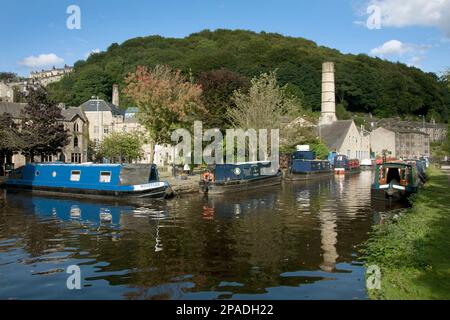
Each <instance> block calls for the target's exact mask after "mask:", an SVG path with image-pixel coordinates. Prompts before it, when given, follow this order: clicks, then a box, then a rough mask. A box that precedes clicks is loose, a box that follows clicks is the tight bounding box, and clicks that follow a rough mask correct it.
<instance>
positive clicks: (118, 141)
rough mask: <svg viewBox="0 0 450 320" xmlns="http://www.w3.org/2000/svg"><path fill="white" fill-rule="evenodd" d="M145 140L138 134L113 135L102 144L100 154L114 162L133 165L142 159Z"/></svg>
mask: <svg viewBox="0 0 450 320" xmlns="http://www.w3.org/2000/svg"><path fill="white" fill-rule="evenodd" d="M142 145H143V139H142V138H141V137H140V136H139V135H138V134H136V133H125V132H123V133H117V132H115V133H112V134H110V135H108V136H107V137H106V138H105V139H104V140H103V142H102V144H101V147H100V153H101V154H102V155H103V156H104V157H107V158H109V159H110V160H111V161H112V162H114V161H116V160H118V161H119V162H121V163H122V162H124V161H125V162H128V163H131V162H133V161H134V160H139V159H140V158H141V157H142Z"/></svg>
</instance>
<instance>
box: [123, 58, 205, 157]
mask: <svg viewBox="0 0 450 320" xmlns="http://www.w3.org/2000/svg"><path fill="white" fill-rule="evenodd" d="M125 83H126V88H125V89H124V93H125V94H126V95H127V96H129V97H130V98H131V99H132V100H133V101H134V103H135V104H136V105H137V107H138V108H139V112H138V120H139V122H140V123H141V124H142V125H143V126H144V127H145V128H146V129H147V131H148V134H149V137H148V138H149V139H148V140H149V144H150V146H151V149H152V151H151V160H152V161H153V153H154V146H155V144H156V143H165V142H168V141H169V140H170V135H171V131H172V130H174V129H176V128H179V127H190V124H191V123H192V122H193V121H194V120H195V115H196V114H198V112H206V110H205V109H204V107H203V104H202V101H201V94H202V89H201V87H200V85H198V84H194V83H192V81H190V80H189V79H188V78H186V77H185V76H183V75H182V74H181V71H179V70H176V71H174V70H172V69H171V68H170V67H168V66H164V65H157V66H156V67H154V68H153V69H150V70H149V69H148V68H146V67H138V68H137V69H136V71H135V72H133V73H129V74H128V76H127V77H126V79H125Z"/></svg>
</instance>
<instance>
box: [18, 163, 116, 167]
mask: <svg viewBox="0 0 450 320" xmlns="http://www.w3.org/2000/svg"><path fill="white" fill-rule="evenodd" d="M27 165H32V166H67V167H80V166H86V167H119V166H122V165H121V164H118V163H92V162H85V163H65V162H34V163H28V164H27Z"/></svg>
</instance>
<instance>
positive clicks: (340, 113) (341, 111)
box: [336, 103, 352, 120]
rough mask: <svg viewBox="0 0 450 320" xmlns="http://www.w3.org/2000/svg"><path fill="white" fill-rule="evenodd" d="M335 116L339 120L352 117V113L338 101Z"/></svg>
mask: <svg viewBox="0 0 450 320" xmlns="http://www.w3.org/2000/svg"><path fill="white" fill-rule="evenodd" d="M336 117H337V118H338V119H339V120H350V119H351V118H352V114H351V113H350V112H348V111H347V109H346V108H345V106H344V105H343V104H342V103H338V104H337V105H336Z"/></svg>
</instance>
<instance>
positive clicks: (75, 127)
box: [73, 122, 79, 132]
mask: <svg viewBox="0 0 450 320" xmlns="http://www.w3.org/2000/svg"><path fill="white" fill-rule="evenodd" d="M78 129H79V128H78V123H76V122H75V123H74V124H73V132H78Z"/></svg>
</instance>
